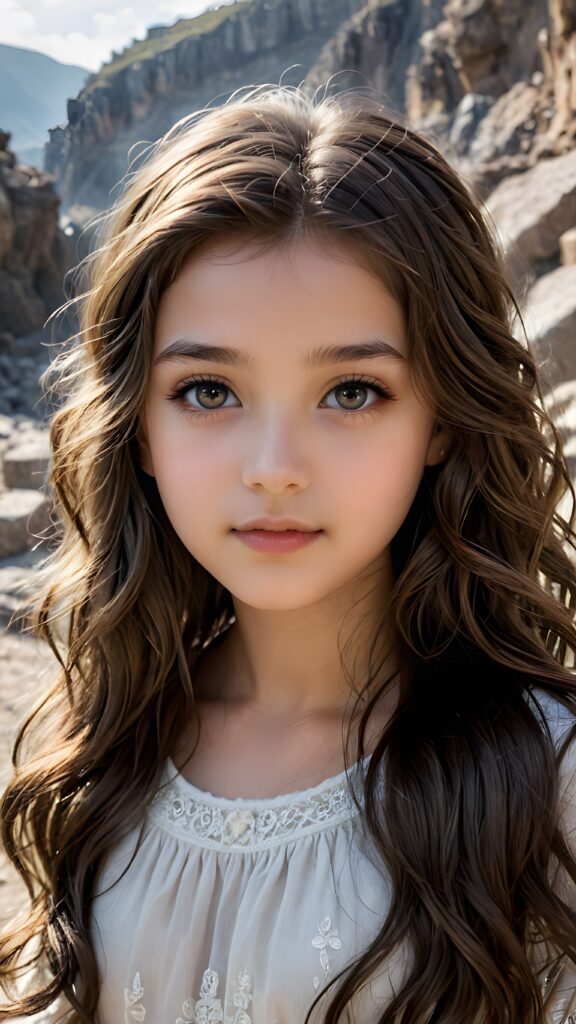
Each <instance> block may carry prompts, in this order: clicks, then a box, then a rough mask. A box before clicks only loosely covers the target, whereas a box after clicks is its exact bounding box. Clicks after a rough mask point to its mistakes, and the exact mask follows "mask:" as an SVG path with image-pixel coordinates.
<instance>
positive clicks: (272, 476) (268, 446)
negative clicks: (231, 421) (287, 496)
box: [242, 409, 310, 494]
mask: <svg viewBox="0 0 576 1024" xmlns="http://www.w3.org/2000/svg"><path fill="white" fill-rule="evenodd" d="M253 431H254V433H253V435H252V437H251V438H250V440H249V441H248V442H247V443H246V449H247V454H246V455H245V457H244V460H243V466H242V482H243V483H244V484H245V486H246V487H250V488H263V489H264V490H267V491H270V493H274V494H279V493H282V492H283V491H286V490H289V491H301V490H305V489H306V488H307V487H308V486H309V484H310V460H309V458H308V457H307V456H306V443H305V441H304V440H303V438H302V436H301V433H300V432H299V431H298V430H297V429H296V427H295V424H294V420H293V418H291V417H288V416H287V415H282V414H281V413H279V411H278V409H275V410H274V411H273V413H271V415H269V416H268V417H266V419H265V421H264V422H261V423H260V424H254V425H253Z"/></svg>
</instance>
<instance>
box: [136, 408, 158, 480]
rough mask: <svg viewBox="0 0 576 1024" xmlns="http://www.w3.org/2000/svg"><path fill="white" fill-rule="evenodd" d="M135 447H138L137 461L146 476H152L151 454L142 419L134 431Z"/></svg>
mask: <svg viewBox="0 0 576 1024" xmlns="http://www.w3.org/2000/svg"><path fill="white" fill-rule="evenodd" d="M136 447H137V449H138V461H139V463H140V465H141V467H142V469H143V470H144V472H145V473H147V474H148V476H154V466H153V463H152V455H151V453H150V445H149V444H148V438H147V435H146V429H145V427H144V424H143V423H142V421H141V420H140V421H139V427H138V430H137V431H136Z"/></svg>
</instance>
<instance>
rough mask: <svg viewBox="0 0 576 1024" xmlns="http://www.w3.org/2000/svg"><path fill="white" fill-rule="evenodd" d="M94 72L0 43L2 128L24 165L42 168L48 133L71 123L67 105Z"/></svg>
mask: <svg viewBox="0 0 576 1024" xmlns="http://www.w3.org/2000/svg"><path fill="white" fill-rule="evenodd" d="M90 74H91V72H90V71H89V70H88V68H81V67H77V66H76V65H74V64H62V63H61V62H60V61H58V60H54V59H53V58H52V57H48V56H47V55H46V54H44V53H38V52H37V51H35V50H26V49H24V48H23V47H20V46H7V45H5V44H4V43H0V128H2V129H4V130H5V131H8V132H10V133H11V139H10V148H11V149H12V151H13V152H15V153H16V156H17V157H18V159H19V160H20V161H21V162H22V163H31V164H33V165H34V166H36V167H40V168H42V167H43V165H44V144H45V143H46V142H48V129H49V128H53V127H54V126H55V125H57V124H66V122H67V120H68V116H67V112H66V101H67V100H68V98H69V97H71V96H76V95H77V94H78V92H79V91H80V89H81V88H82V86H83V85H84V83H85V81H86V79H87V78H88V77H89V76H90Z"/></svg>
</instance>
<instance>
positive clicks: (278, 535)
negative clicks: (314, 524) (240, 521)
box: [232, 530, 323, 554]
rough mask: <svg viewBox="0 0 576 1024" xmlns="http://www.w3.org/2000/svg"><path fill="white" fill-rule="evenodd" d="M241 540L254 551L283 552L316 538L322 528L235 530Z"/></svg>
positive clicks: (297, 547)
mask: <svg viewBox="0 0 576 1024" xmlns="http://www.w3.org/2000/svg"><path fill="white" fill-rule="evenodd" d="M232 532H233V533H234V534H235V535H236V536H237V537H238V539H239V540H241V541H243V543H244V544H246V545H247V546H248V547H250V548H252V549H253V550H254V551H264V552H270V553H272V554H283V553H285V552H289V551H297V550H298V549H299V548H303V547H306V546H307V545H308V544H311V543H312V542H313V541H314V540H316V539H317V538H318V537H319V536H320V535H321V534H322V533H323V531H322V530H308V531H306V532H304V531H300V530H233V531H232Z"/></svg>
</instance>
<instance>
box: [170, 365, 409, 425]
mask: <svg viewBox="0 0 576 1024" xmlns="http://www.w3.org/2000/svg"><path fill="white" fill-rule="evenodd" d="M198 384H218V385H220V387H223V388H225V389H226V390H227V391H230V392H231V393H232V394H234V392H233V391H232V388H230V387H229V386H228V384H226V382H225V381H224V380H222V379H221V378H220V377H214V376H208V375H204V374H200V375H198V376H196V377H190V378H189V379H188V380H184V381H182V382H181V383H180V384H177V385H176V387H175V388H173V389H172V391H170V393H169V394H168V395H167V398H168V400H169V401H171V402H177V403H178V404H179V405H180V407H181V408H182V411H183V412H184V414H185V415H187V416H190V417H191V418H192V419H202V420H204V421H206V420H208V419H212V418H213V417H214V416H215V415H217V414H218V413H219V412H221V411H222V410H223V409H224V408H230V406H221V408H220V409H206V410H204V411H202V410H200V409H192V408H191V407H190V406H189V405H188V403H187V402H184V401H183V397H184V395H185V394H186V392H187V391H191V390H192V388H193V387H195V386H196V385H198ZM343 384H356V385H358V384H361V385H367V386H369V387H370V388H371V390H372V391H375V392H376V394H377V395H378V396H379V398H381V399H384V400H385V401H392V402H394V401H396V395H393V394H392V392H391V391H390V389H389V388H387V387H386V386H385V385H383V384H381V383H380V382H379V381H377V380H374V378H373V377H363V376H361V375H360V374H352V375H351V376H348V377H342V379H341V380H340V381H338V383H337V384H335V385H334V387H332V388H330V391H329V392H328V394H330V392H331V391H335V390H337V389H338V388H341V387H342V385H343ZM379 405H380V403H379V402H374V403H373V405H371V406H370V407H369V408H368V409H333V410H332V411H333V412H337V413H339V414H340V415H341V416H343V417H344V418H345V419H346V418H348V416H356V417H359V416H362V415H363V416H371V415H372V414H373V412H375V410H376V407H377V406H379Z"/></svg>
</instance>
